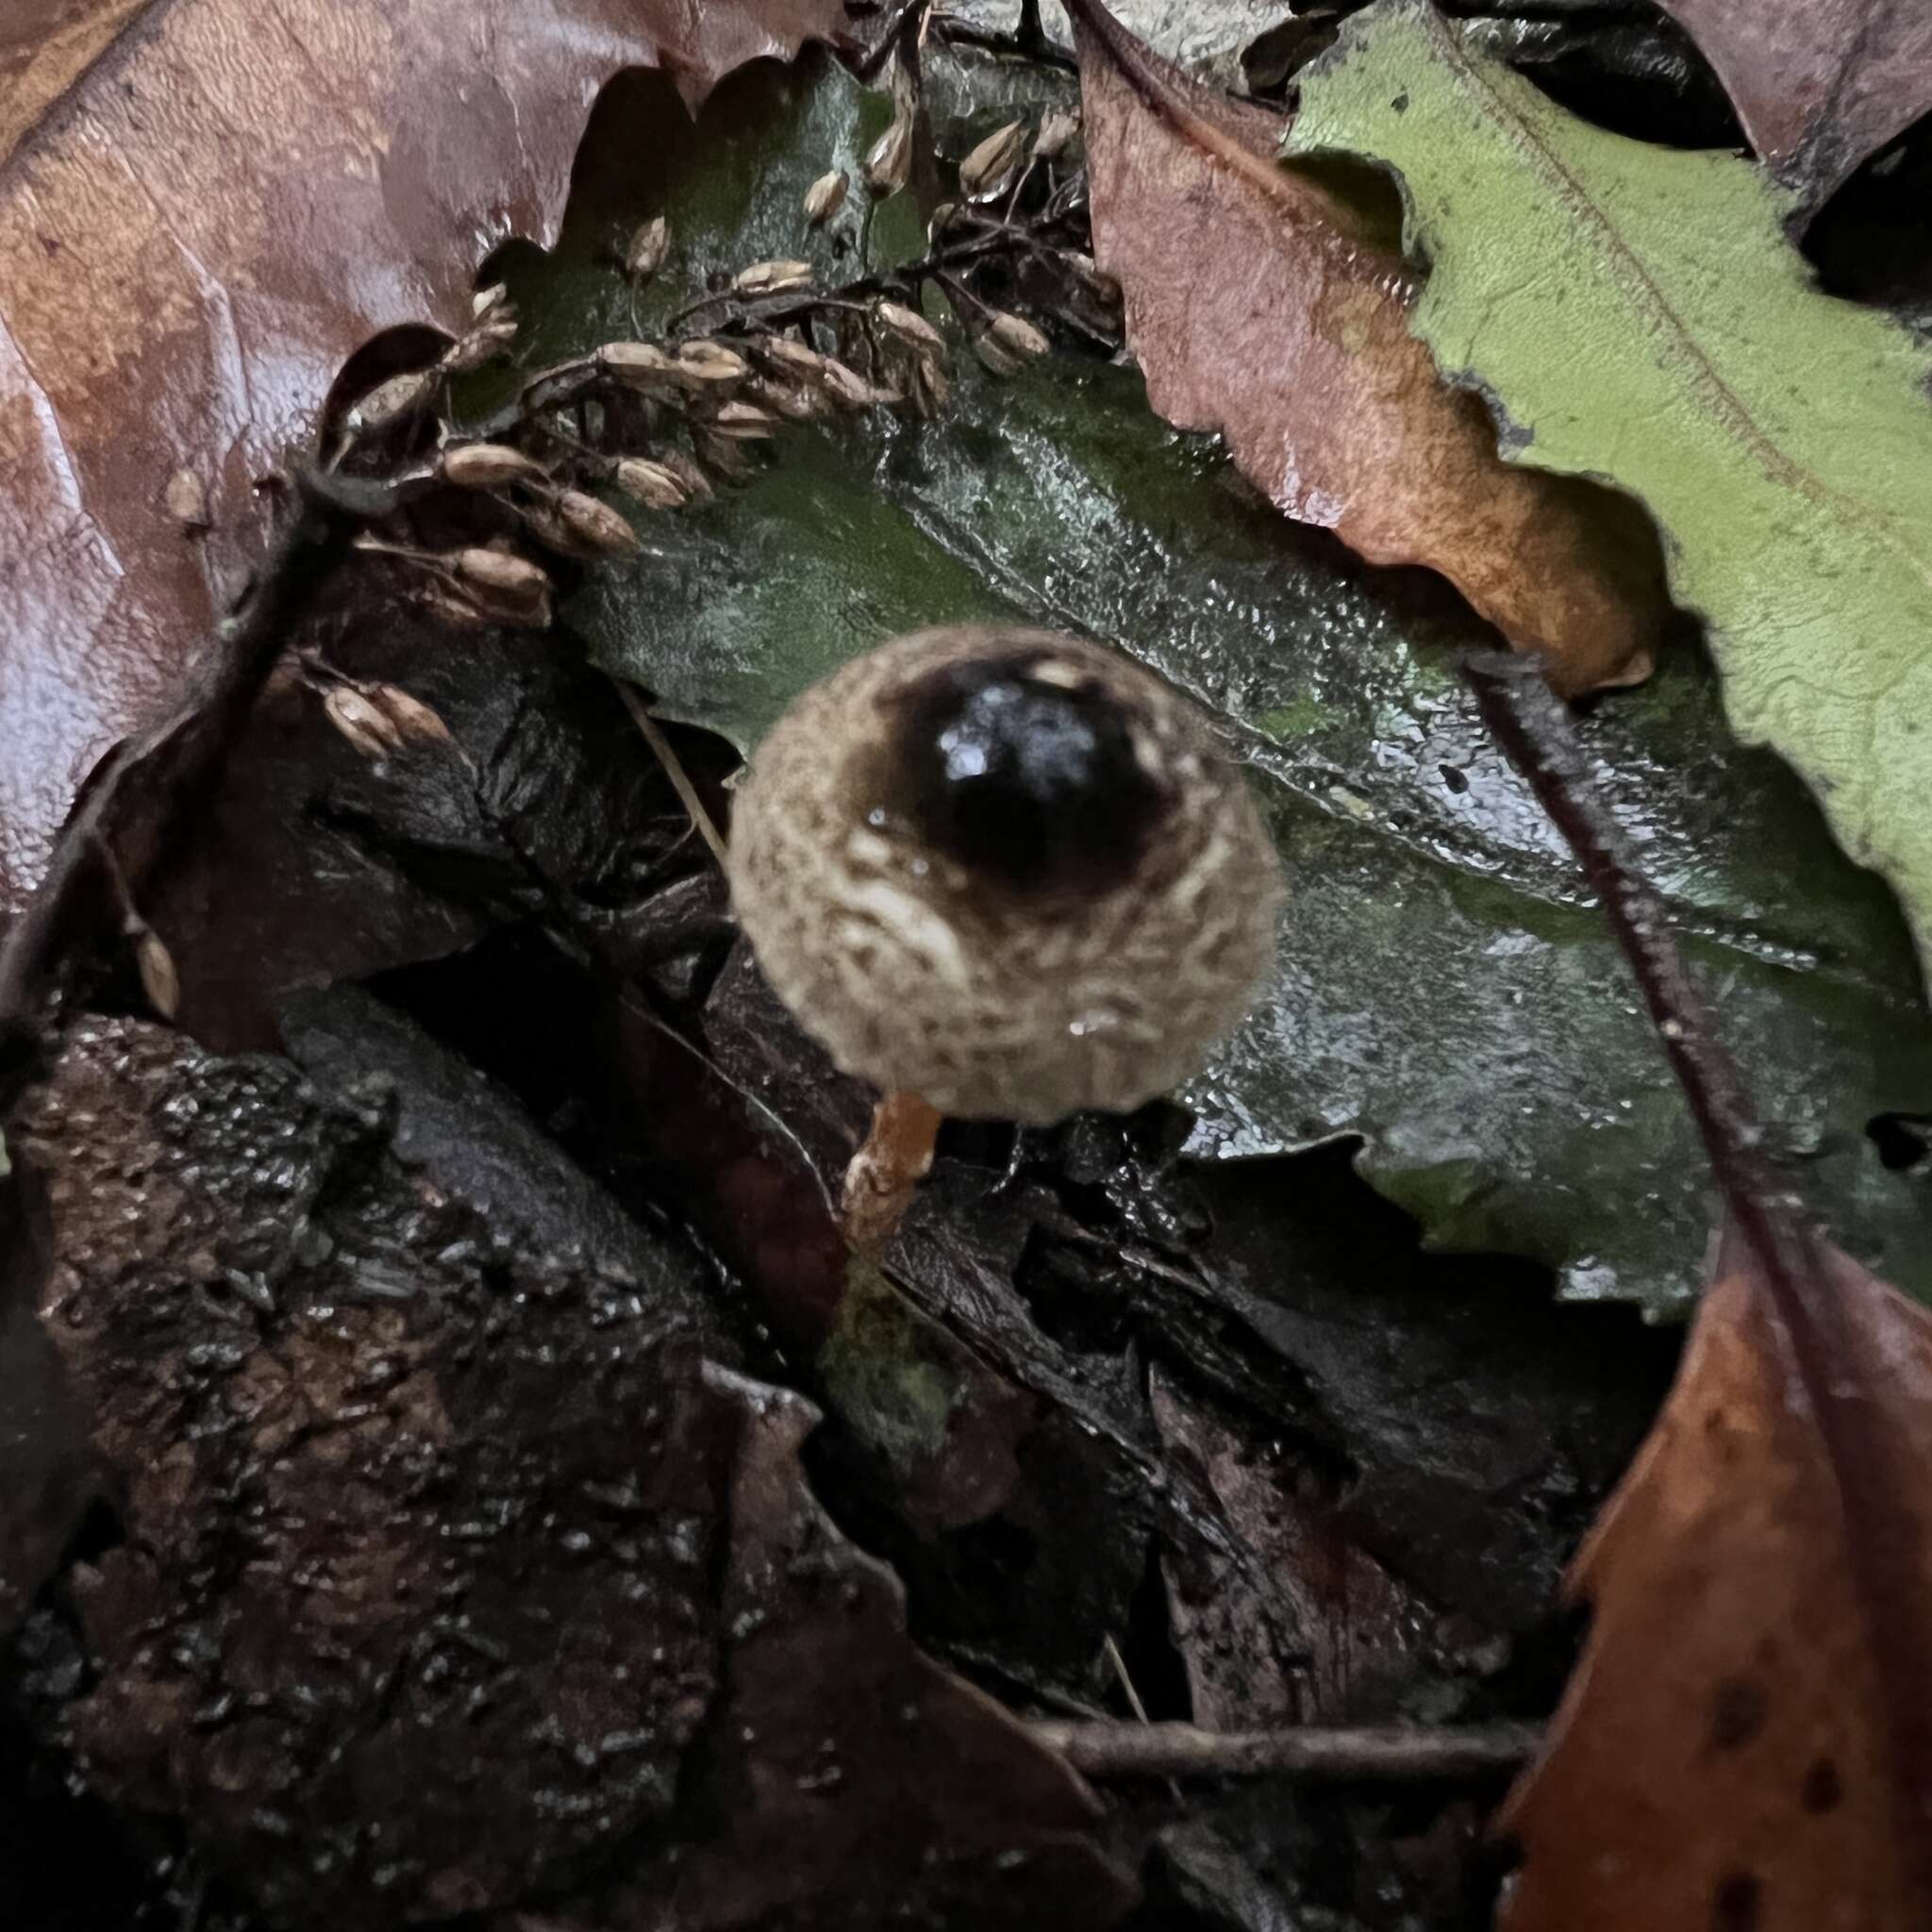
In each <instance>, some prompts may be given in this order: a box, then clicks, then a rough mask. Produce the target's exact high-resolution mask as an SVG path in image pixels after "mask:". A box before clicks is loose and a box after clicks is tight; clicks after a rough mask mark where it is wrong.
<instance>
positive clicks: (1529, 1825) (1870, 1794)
mask: <svg viewBox="0 0 1932 1932" xmlns="http://www.w3.org/2000/svg"><path fill="white" fill-rule="evenodd" d="M1822 1255H1823V1262H1822V1266H1823V1271H1824V1278H1823V1279H1822V1280H1820V1281H1819V1282H1818V1283H1817V1287H1818V1290H1819V1291H1820V1292H1821V1293H1822V1294H1827V1295H1833V1296H1836V1297H1838V1299H1839V1302H1840V1307H1841V1308H1842V1311H1843V1316H1844V1319H1843V1321H1842V1323H1841V1324H1836V1325H1838V1326H1840V1330H1841V1333H1842V1335H1843V1336H1844V1338H1845V1339H1846V1341H1847V1342H1848V1344H1849V1347H1848V1350H1847V1358H1846V1359H1845V1360H1843V1361H1841V1362H1840V1363H1839V1364H1838V1367H1837V1369H1836V1371H1835V1373H1837V1374H1840V1375H1841V1376H1843V1377H1845V1378H1846V1379H1847V1380H1848V1381H1850V1382H1852V1383H1854V1384H1855V1385H1856V1386H1857V1387H1858V1389H1859V1390H1860V1391H1861V1401H1860V1405H1859V1407H1860V1408H1861V1410H1862V1413H1861V1415H1860V1416H1859V1418H1858V1420H1857V1424H1855V1426H1857V1428H1859V1429H1860V1430H1861V1431H1862V1432H1863V1433H1864V1435H1865V1436H1866V1437H1868V1438H1870V1439H1871V1441H1867V1442H1865V1443H1863V1444H1861V1445H1857V1446H1855V1447H1853V1448H1852V1449H1851V1451H1850V1453H1847V1452H1846V1449H1845V1446H1844V1445H1843V1444H1842V1443H1834V1442H1832V1441H1831V1440H1830V1438H1831V1436H1832V1434H1833V1431H1832V1429H1831V1427H1830V1425H1829V1424H1826V1425H1824V1426H1823V1427H1822V1426H1821V1419H1820V1416H1819V1414H1818V1412H1817V1410H1816V1409H1815V1408H1814V1407H1813V1406H1812V1404H1811V1402H1810V1400H1809V1398H1808V1397H1807V1394H1806V1392H1805V1384H1804V1378H1803V1376H1802V1375H1801V1374H1800V1373H1799V1369H1798V1365H1797V1362H1796V1360H1795V1358H1794V1356H1793V1353H1792V1350H1791V1346H1790V1341H1789V1338H1788V1336H1787V1334H1786V1331H1785V1330H1784V1328H1783V1325H1782V1324H1781V1323H1780V1322H1779V1321H1778V1320H1777V1317H1776V1315H1775V1313H1774V1307H1773V1303H1772V1299H1771V1296H1770V1294H1769V1293H1768V1291H1767V1288H1766V1284H1765V1281H1764V1278H1763V1274H1762V1273H1761V1271H1760V1270H1759V1268H1758V1267H1757V1264H1756V1263H1755V1261H1754V1260H1753V1257H1752V1255H1751V1253H1750V1251H1749V1250H1748V1249H1747V1247H1746V1246H1745V1244H1744V1243H1743V1241H1740V1240H1739V1239H1738V1238H1737V1237H1736V1236H1735V1235H1733V1236H1731V1237H1729V1238H1727V1240H1726V1241H1725V1244H1724V1252H1723V1255H1722V1257H1721V1258H1720V1260H1719V1263H1718V1267H1717V1271H1716V1274H1715V1277H1714V1279H1713V1281H1712V1284H1711V1286H1710V1288H1709V1289H1708V1290H1707V1291H1706V1294H1705V1298H1704V1302H1703V1305H1702V1307H1700V1309H1699V1312H1698V1317H1697V1324H1696V1327H1695V1329H1694V1330H1693V1331H1692V1334H1691V1342H1690V1347H1689V1350H1688V1353H1687V1354H1686V1357H1685V1359H1684V1364H1683V1367H1682V1370H1681V1372H1680V1374H1679V1375H1678V1379H1677V1384H1676V1387H1675V1389H1674V1391H1673V1392H1672V1394H1671V1398H1670V1400H1669V1402H1668V1403H1667V1404H1666V1405H1665V1407H1664V1411H1663V1414H1662V1415H1661V1417H1660V1418H1659V1419H1658V1422H1657V1427H1656V1429H1655V1430H1654V1432H1653V1433H1652V1435H1651V1437H1650V1440H1649V1441H1648V1442H1647V1443H1646V1444H1645V1446H1644V1449H1643V1451H1642V1452H1641V1455H1640V1456H1639V1457H1638V1460H1637V1462H1636V1463H1635V1465H1634V1466H1633V1467H1632V1469H1631V1471H1630V1473H1629V1474H1628V1475H1627V1476H1626V1477H1625V1478H1624V1483H1623V1486H1622V1487H1621V1488H1620V1489H1619V1491H1617V1493H1616V1495H1615V1496H1614V1497H1613V1498H1612V1499H1611V1501H1610V1504H1609V1506H1608V1507H1607V1509H1606V1511H1605V1513H1604V1515H1603V1517H1602V1519H1601V1520H1600V1522H1599V1523H1598V1524H1597V1527H1596V1529H1595V1530H1594V1531H1593V1532H1592V1534H1591V1538H1590V1540H1589V1541H1588V1542H1587V1543H1586V1544H1585V1545H1584V1548H1583V1550H1582V1553H1581V1554H1580V1555H1579V1556H1578V1557H1577V1559H1576V1563H1575V1567H1574V1571H1573V1573H1572V1579H1571V1582H1572V1588H1573V1589H1574V1591H1575V1592H1576V1593H1577V1594H1578V1595H1580V1596H1585V1597H1588V1598H1589V1599H1590V1600H1591V1602H1592V1604H1593V1605H1594V1607H1595V1624H1594V1627H1593V1630H1592V1633H1591V1641H1590V1643H1589V1646H1588V1648H1587V1650H1586V1652H1585V1655H1584V1658H1583V1662H1582V1664H1581V1666H1580V1667H1579V1669H1578V1670H1577V1672H1576V1674H1575V1675H1574V1678H1573V1679H1572V1682H1571V1688H1570V1691H1569V1694H1568V1696H1567V1698H1566V1699H1565V1702H1564V1705H1563V1707H1562V1709H1561V1710H1560V1712H1559V1713H1558V1715H1557V1722H1556V1724H1555V1726H1554V1729H1553V1732H1552V1735H1551V1739H1550V1741H1549V1743H1548V1745H1547V1746H1546V1748H1545V1752H1544V1755H1543V1757H1542V1759H1541V1762H1540V1763H1539V1764H1538V1765H1537V1767H1536V1768H1535V1769H1534V1771H1533V1772H1532V1773H1531V1774H1529V1777H1528V1778H1527V1780H1526V1782H1525V1783H1524V1785H1523V1786H1522V1787H1521V1788H1520V1789H1519V1790H1517V1792H1516V1793H1515V1794H1514V1796H1513V1797H1512V1799H1511V1802H1510V1805H1509V1807H1508V1809H1507V1813H1506V1815H1505V1817H1504V1819H1503V1821H1502V1823H1503V1824H1504V1825H1505V1827H1506V1828H1507V1829H1508V1830H1510V1831H1512V1832H1513V1833H1515V1834H1516V1835H1517V1836H1518V1837H1519V1838H1521V1840H1523V1844H1524V1869H1523V1872H1522V1874H1521V1875H1520V1876H1519V1877H1518V1879H1517V1881H1516V1887H1515V1890H1514V1892H1513V1893H1512V1895H1511V1897H1510V1899H1509V1901H1508V1904H1507V1908H1506V1910H1505V1912H1504V1914H1503V1918H1502V1924H1503V1925H1504V1927H1505V1928H1506V1932H1546V1928H1547V1932H1594V1928H1602V1932H1611V1928H1613V1927H1614V1928H1617V1932H1625V1928H1628V1927H1631V1926H1637V1925H1641V1926H1643V1927H1644V1928H1645V1932H1678V1928H1682V1932H1827V1928H1828V1932H1907V1928H1911V1932H1923V1928H1924V1926H1926V1925H1927V1924H1932V1890H1928V1889H1927V1877H1928V1874H1927V1870H1926V1864H1927V1861H1926V1847H1927V1843H1928V1840H1932V1808H1928V1799H1932V1792H1928V1791H1927V1790H1926V1789H1925V1787H1924V1784H1923V1783H1918V1782H1917V1779H1918V1778H1919V1777H1921V1776H1922V1775H1923V1771H1924V1761H1923V1756H1922V1755H1921V1754H1923V1752H1924V1743H1925V1739H1926V1736H1927V1735H1928V1724H1932V1679H1928V1678H1927V1677H1926V1676H1925V1675H1924V1674H1918V1675H1907V1676H1904V1677H1901V1676H1900V1674H1898V1671H1897V1668H1896V1665H1897V1660H1896V1659H1895V1658H1894V1657H1892V1656H1891V1655H1890V1649H1889V1640H1888V1636H1887V1629H1888V1628H1890V1627H1891V1626H1892V1623H1893V1620H1895V1619H1898V1618H1900V1617H1903V1618H1904V1619H1905V1627H1907V1629H1908V1630H1909V1629H1912V1628H1913V1627H1914V1624H1913V1620H1914V1619H1916V1632H1917V1648H1918V1650H1919V1651H1920V1653H1921V1657H1920V1659H1919V1661H1920V1662H1921V1663H1923V1661H1924V1656H1923V1653H1924V1650H1925V1647H1926V1643H1925V1636H1926V1633H1927V1632H1932V1313H1928V1312H1927V1311H1926V1309H1924V1307H1920V1306H1919V1305H1918V1304H1917V1303H1914V1302H1909V1301H1907V1299H1906V1298H1905V1297H1904V1296H1903V1295H1901V1294H1899V1293H1898V1292H1897V1291H1895V1290H1893V1289H1891V1288H1890V1287H1888V1286H1887V1285H1886V1284H1885V1283H1884V1282H1882V1281H1879V1280H1878V1279H1876V1277H1874V1275H1872V1274H1868V1273H1867V1272H1866V1271H1865V1270H1864V1269H1863V1268H1861V1267H1860V1266H1859V1265H1858V1264H1857V1262H1856V1261H1854V1260H1852V1259H1851V1258H1850V1257H1848V1256H1846V1255H1843V1254H1841V1253H1840V1252H1839V1251H1838V1250H1837V1249H1834V1248H1824V1249H1823V1250H1822ZM1873 1442H1876V1443H1877V1445H1878V1449H1879V1452H1880V1456H1881V1457H1882V1461H1881V1466H1882V1468H1883V1470H1884V1474H1883V1478H1882V1481H1883V1487H1882V1489H1880V1490H1879V1491H1877V1492H1876V1493H1874V1492H1873V1491H1872V1490H1871V1489H1870V1488H1868V1487H1867V1486H1868V1484H1869V1483H1870V1481H1871V1477H1872V1474H1873V1472H1872V1470H1871V1468H1870V1467H1868V1466H1867V1465H1866V1455H1867V1452H1868V1451H1869V1450H1870V1449H1871V1447H1872V1444H1873ZM1860 1539H1864V1540H1870V1539H1880V1540H1883V1541H1886V1542H1887V1543H1888V1544H1889V1545H1890V1552H1891V1553H1892V1554H1895V1555H1898V1556H1901V1557H1903V1558H1904V1561H1903V1562H1902V1563H1901V1564H1900V1565H1899V1569H1898V1574H1897V1575H1896V1576H1895V1577H1894V1578H1892V1580H1891V1582H1890V1584H1887V1583H1885V1582H1883V1581H1881V1582H1880V1583H1879V1584H1878V1585H1877V1586H1876V1588H1877V1589H1879V1590H1890V1591H1894V1592H1895V1593H1897V1594H1900V1595H1902V1596H1903V1597H1904V1599H1905V1600H1904V1601H1903V1602H1893V1603H1891V1604H1890V1607H1880V1608H1878V1609H1875V1610H1874V1606H1873V1604H1872V1602H1871V1600H1870V1598H1871V1593H1872V1591H1873V1590H1874V1584H1873V1582H1872V1578H1871V1570H1872V1566H1871V1564H1870V1562H1869V1557H1870V1555H1871V1551H1870V1549H1869V1548H1867V1549H1866V1550H1865V1551H1863V1552H1861V1551H1860V1549H1859V1548H1857V1546H1856V1544H1857V1540H1860ZM1861 1557H1864V1558H1865V1559H1867V1560H1863V1561H1861ZM1879 1624H1885V1625H1886V1628H1880V1627H1878V1625H1879ZM1901 1733H1904V1735H1900V1734H1901ZM1914 1733H1916V1736H1914ZM1915 1757H1916V1758H1917V1759H1918V1762H1917V1765H1916V1767H1915V1766H1914V1762H1913V1760H1914V1758H1915ZM1901 1760H1903V1762H1902V1761H1901ZM1915 1786H1916V1788H1915Z"/></svg>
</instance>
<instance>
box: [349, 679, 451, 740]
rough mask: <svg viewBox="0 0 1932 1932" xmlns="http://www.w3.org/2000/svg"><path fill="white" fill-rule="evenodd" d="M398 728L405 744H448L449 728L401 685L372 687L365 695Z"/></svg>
mask: <svg viewBox="0 0 1932 1932" xmlns="http://www.w3.org/2000/svg"><path fill="white" fill-rule="evenodd" d="M363 694H364V695H365V696H366V697H367V698H368V700H369V702H370V703H371V704H372V705H374V706H375V708H376V709H377V710H378V711H380V712H381V713H382V714H383V715H384V716H385V717H386V718H387V719H388V720H389V721H390V723H391V724H392V725H394V726H395V730H396V737H397V740H398V741H399V742H400V743H402V744H449V743H453V742H454V740H452V738H451V737H450V730H449V726H448V725H447V724H444V723H443V722H442V718H441V715H440V714H439V713H438V712H436V711H433V710H431V709H430V708H429V707H428V706H427V705H425V703H424V702H423V701H422V699H421V698H417V697H411V696H410V694H409V693H408V691H405V690H404V689H403V688H402V686H401V685H399V684H372V685H370V686H369V687H368V688H367V690H366V691H365V692H364V693H363Z"/></svg>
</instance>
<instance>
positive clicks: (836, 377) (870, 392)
mask: <svg viewBox="0 0 1932 1932" xmlns="http://www.w3.org/2000/svg"><path fill="white" fill-rule="evenodd" d="M825 393H826V394H827V395H829V396H830V397H831V399H832V400H833V401H834V402H835V403H837V404H838V405H839V407H840V408H844V409H876V408H880V407H881V406H883V405H884V404H887V403H896V402H897V401H898V400H899V398H898V397H897V395H895V394H894V393H893V392H892V391H891V390H889V389H881V388H879V386H878V385H877V384H876V383H872V382H868V381H866V379H865V377H864V376H862V375H859V373H858V371H857V370H856V369H849V368H847V367H846V365H845V364H844V363H842V362H840V361H836V360H834V359H833V358H831V357H829V356H828V357H827V358H825Z"/></svg>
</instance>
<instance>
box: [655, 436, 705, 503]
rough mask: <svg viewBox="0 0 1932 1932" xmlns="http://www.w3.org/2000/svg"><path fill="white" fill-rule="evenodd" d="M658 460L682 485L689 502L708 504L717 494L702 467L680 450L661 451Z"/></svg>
mask: <svg viewBox="0 0 1932 1932" xmlns="http://www.w3.org/2000/svg"><path fill="white" fill-rule="evenodd" d="M658 461H659V462H660V463H662V464H663V466H664V467H665V468H666V469H667V470H669V471H670V472H671V474H672V475H674V476H675V477H676V478H677V480H678V481H679V482H680V483H682V484H683V485H684V489H685V493H686V495H688V496H689V497H690V498H691V502H693V503H709V502H710V501H711V499H712V498H713V497H714V496H716V495H717V493H718V492H717V491H715V490H713V489H712V488H711V479H710V478H709V477H708V475H705V470H704V465H703V464H702V463H700V462H698V461H697V460H696V459H695V458H691V457H688V456H686V455H685V453H684V452H683V451H682V450H681V449H667V450H662V451H660V452H659V453H658Z"/></svg>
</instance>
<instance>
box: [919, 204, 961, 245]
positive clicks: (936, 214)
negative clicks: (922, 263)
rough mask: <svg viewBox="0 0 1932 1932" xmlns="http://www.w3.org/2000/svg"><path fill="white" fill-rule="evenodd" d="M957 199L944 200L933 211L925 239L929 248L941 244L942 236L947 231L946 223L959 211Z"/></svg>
mask: <svg viewBox="0 0 1932 1932" xmlns="http://www.w3.org/2000/svg"><path fill="white" fill-rule="evenodd" d="M958 209H959V204H958V202H957V201H942V202H941V203H940V205H939V207H937V208H934V209H933V211H932V220H931V221H929V222H927V223H926V225H925V241H926V246H927V247H929V248H937V247H938V246H939V242H940V237H941V235H943V234H944V233H945V232H946V224H947V223H948V222H950V221H951V220H952V219H953V217H954V215H956V214H957V213H958Z"/></svg>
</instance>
